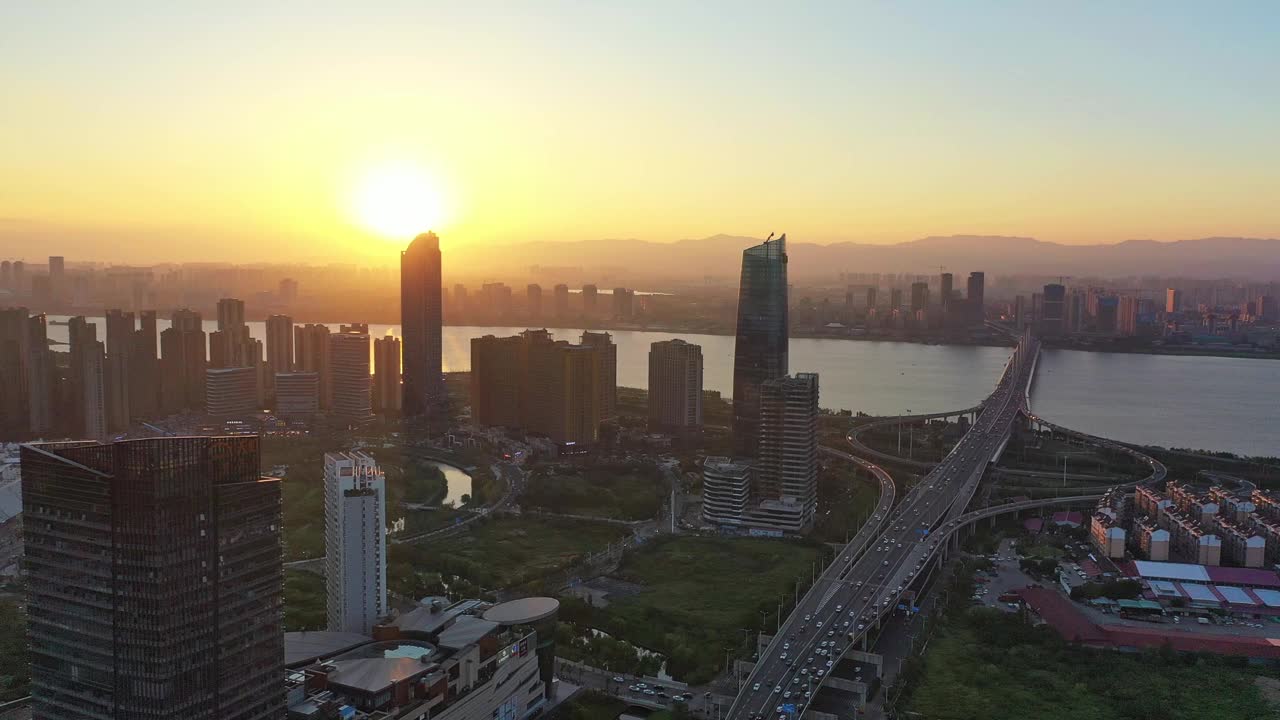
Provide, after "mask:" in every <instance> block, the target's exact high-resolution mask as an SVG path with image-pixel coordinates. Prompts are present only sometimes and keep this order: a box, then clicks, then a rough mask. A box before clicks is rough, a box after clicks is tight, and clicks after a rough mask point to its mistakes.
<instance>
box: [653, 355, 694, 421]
mask: <svg viewBox="0 0 1280 720" xmlns="http://www.w3.org/2000/svg"><path fill="white" fill-rule="evenodd" d="M701 428H702V348H701V347H700V346H698V345H694V344H692V343H687V342H685V341H684V340H663V341H660V342H655V343H652V344H651V345H649V429H650V431H652V432H665V433H671V434H673V435H678V436H682V437H687V436H693V435H696V434H697V433H698V432H699V431H700V430H701Z"/></svg>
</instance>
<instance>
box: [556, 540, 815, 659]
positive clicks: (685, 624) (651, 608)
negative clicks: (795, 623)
mask: <svg viewBox="0 0 1280 720" xmlns="http://www.w3.org/2000/svg"><path fill="white" fill-rule="evenodd" d="M821 553H822V549H821V548H820V547H818V546H815V545H812V544H805V543H801V542H793V541H783V540H772V539H761V538H717V537H674V538H661V539H657V540H653V541H651V542H650V543H649V544H647V545H645V546H643V547H642V548H640V549H638V550H636V551H633V552H632V553H631V554H629V555H628V556H627V558H626V559H625V560H624V561H623V563H622V566H621V567H620V568H619V569H618V571H617V572H616V573H614V576H615V577H617V578H619V579H621V580H625V581H628V582H632V583H635V584H637V585H639V586H641V587H642V589H641V590H640V592H639V593H638V594H636V595H633V596H630V597H611V598H609V605H608V607H603V608H596V607H591V606H588V605H586V604H585V603H583V602H582V601H580V600H577V599H576V598H564V599H563V604H562V612H561V618H562V619H564V620H568V621H572V622H574V623H575V624H577V625H578V626H579V627H595V628H599V629H601V630H604V631H605V632H608V633H610V634H611V635H613V636H614V637H616V638H619V639H623V640H627V641H629V642H631V643H633V644H635V645H638V646H640V647H646V648H649V649H651V650H654V651H657V652H660V653H662V654H663V655H666V656H667V659H668V660H667V670H668V672H670V673H671V674H672V676H674V677H676V678H677V679H682V680H685V681H687V682H690V683H695V684H696V683H701V682H706V681H707V680H709V679H711V678H712V677H714V676H715V675H716V674H717V673H718V672H719V671H720V670H721V669H722V668H723V665H724V656H725V650H726V649H734V650H735V651H737V652H738V654H742V651H743V648H744V642H743V637H744V633H743V632H742V631H741V629H742V628H755V629H758V628H759V627H760V623H761V617H760V612H761V611H765V612H766V613H768V614H769V617H768V618H767V620H766V622H772V621H773V617H774V616H775V615H776V612H777V606H778V601H779V600H780V599H782V597H783V596H786V597H787V598H788V599H790V598H791V596H792V591H793V588H794V587H795V582H796V578H797V577H799V576H802V575H803V576H804V577H805V579H806V581H807V579H808V578H809V576H810V573H811V568H812V563H813V562H814V561H815V560H816V559H818V557H819V556H820V555H821ZM748 579H749V582H748V581H747V580H748Z"/></svg>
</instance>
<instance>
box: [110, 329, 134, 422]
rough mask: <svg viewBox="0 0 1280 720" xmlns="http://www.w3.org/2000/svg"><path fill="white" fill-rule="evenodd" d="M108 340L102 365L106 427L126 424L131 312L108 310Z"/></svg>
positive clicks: (127, 418) (131, 343)
mask: <svg viewBox="0 0 1280 720" xmlns="http://www.w3.org/2000/svg"><path fill="white" fill-rule="evenodd" d="M106 324H107V342H106V358H105V364H104V366H103V371H102V374H103V393H104V394H105V396H106V407H107V428H108V429H109V430H115V431H118V430H125V429H127V428H128V427H129V416H130V412H129V396H130V393H129V379H130V377H131V375H130V363H129V357H130V355H131V354H132V352H133V344H134V342H133V333H134V330H135V323H134V316H133V313H131V312H125V311H123V310H108V311H107V315H106Z"/></svg>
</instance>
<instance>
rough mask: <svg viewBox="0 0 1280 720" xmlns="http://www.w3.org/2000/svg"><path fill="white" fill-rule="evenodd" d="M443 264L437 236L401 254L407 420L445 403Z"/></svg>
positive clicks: (415, 242)
mask: <svg viewBox="0 0 1280 720" xmlns="http://www.w3.org/2000/svg"><path fill="white" fill-rule="evenodd" d="M440 262H441V261H440V239H439V238H438V237H436V234H435V233H430V232H429V233H423V234H422V235H419V236H418V237H416V238H414V240H413V242H411V243H409V248H408V249H407V250H405V251H404V252H403V253H401V254H400V326H401V329H402V332H403V334H404V361H403V363H402V364H401V371H402V372H403V373H404V403H403V407H402V410H403V412H404V414H405V416H406V417H417V416H422V415H426V414H428V413H429V412H430V411H431V410H432V409H433V408H434V407H436V406H437V405H438V404H439V403H442V402H443V400H444V375H443V370H442V366H443V360H442V355H441V352H442V351H441V340H440V325H441V322H442V317H441V304H442V301H443V298H442V296H441V286H440Z"/></svg>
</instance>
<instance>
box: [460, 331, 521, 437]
mask: <svg viewBox="0 0 1280 720" xmlns="http://www.w3.org/2000/svg"><path fill="white" fill-rule="evenodd" d="M523 346H524V342H523V338H522V337H521V336H519V335H514V336H511V337H496V336H493V335H485V336H484V337H478V338H472V339H471V420H472V421H473V422H474V423H476V424H477V425H480V426H483V427H494V426H496V427H509V428H518V427H521V426H522V424H523V423H522V422H521V405H520V403H521V392H520V388H521V385H522V381H523V377H522V376H523V370H522V366H523V364H524V352H523Z"/></svg>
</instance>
